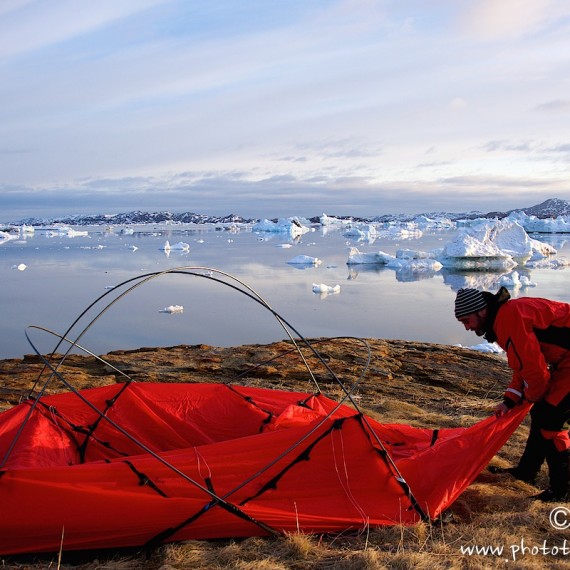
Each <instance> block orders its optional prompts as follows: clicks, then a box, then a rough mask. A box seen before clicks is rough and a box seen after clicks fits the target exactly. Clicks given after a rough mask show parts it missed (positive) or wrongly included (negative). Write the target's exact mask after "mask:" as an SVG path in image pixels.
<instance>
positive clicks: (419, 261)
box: [386, 249, 443, 273]
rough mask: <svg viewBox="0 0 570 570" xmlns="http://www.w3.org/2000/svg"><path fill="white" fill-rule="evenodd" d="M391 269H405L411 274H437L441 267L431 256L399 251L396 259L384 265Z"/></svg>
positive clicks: (422, 252)
mask: <svg viewBox="0 0 570 570" xmlns="http://www.w3.org/2000/svg"><path fill="white" fill-rule="evenodd" d="M386 265H387V266H388V267H390V268H392V269H406V270H408V271H412V272H423V271H425V272H430V273H436V272H438V271H439V270H440V269H441V268H442V267H443V265H442V264H441V263H440V262H439V261H438V260H437V259H434V257H433V254H432V253H429V252H426V251H415V250H413V249H399V250H398V251H397V252H396V257H395V258H394V259H391V260H390V261H388V263H387V264H386Z"/></svg>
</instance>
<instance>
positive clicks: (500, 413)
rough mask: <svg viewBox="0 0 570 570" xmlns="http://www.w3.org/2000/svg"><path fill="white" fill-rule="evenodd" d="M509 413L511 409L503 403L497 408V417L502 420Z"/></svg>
mask: <svg viewBox="0 0 570 570" xmlns="http://www.w3.org/2000/svg"><path fill="white" fill-rule="evenodd" d="M508 411H509V408H508V407H507V406H505V404H504V403H503V402H501V403H500V404H499V405H498V406H496V407H495V417H497V418H500V417H501V416H504V415H505V414H506V413H507V412H508Z"/></svg>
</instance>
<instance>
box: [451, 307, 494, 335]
mask: <svg viewBox="0 0 570 570" xmlns="http://www.w3.org/2000/svg"><path fill="white" fill-rule="evenodd" d="M457 320H458V321H459V322H460V323H462V324H463V326H464V327H465V329H466V330H468V331H473V332H474V333H475V334H476V335H477V336H483V335H484V334H485V322H486V320H487V308H486V307H485V308H484V309H481V310H480V311H477V312H476V313H469V314H468V315H465V316H463V317H459V319H457Z"/></svg>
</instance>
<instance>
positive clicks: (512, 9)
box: [462, 0, 555, 41]
mask: <svg viewBox="0 0 570 570" xmlns="http://www.w3.org/2000/svg"><path fill="white" fill-rule="evenodd" d="M552 4H553V3H552V1H551V0H500V1H499V2H498V1H496V0H474V1H473V0H472V1H471V2H470V6H469V7H468V9H467V10H466V11H465V13H464V14H463V16H462V23H463V26H464V27H465V29H467V30H468V31H469V32H470V33H472V34H474V35H475V36H476V37H477V38H479V39H481V40H487V41H493V40H505V39H509V38H517V37H520V36H522V35H525V34H530V33H533V32H536V31H537V30H538V29H540V28H541V27H543V26H544V25H545V24H546V23H547V22H548V21H549V20H550V17H551V10H553V9H555V7H553V6H552Z"/></svg>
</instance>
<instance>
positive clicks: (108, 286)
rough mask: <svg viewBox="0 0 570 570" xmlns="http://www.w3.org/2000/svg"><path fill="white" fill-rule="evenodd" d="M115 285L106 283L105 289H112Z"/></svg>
mask: <svg viewBox="0 0 570 570" xmlns="http://www.w3.org/2000/svg"><path fill="white" fill-rule="evenodd" d="M114 288H115V286H114V285H105V289H107V290H110V289H114Z"/></svg>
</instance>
